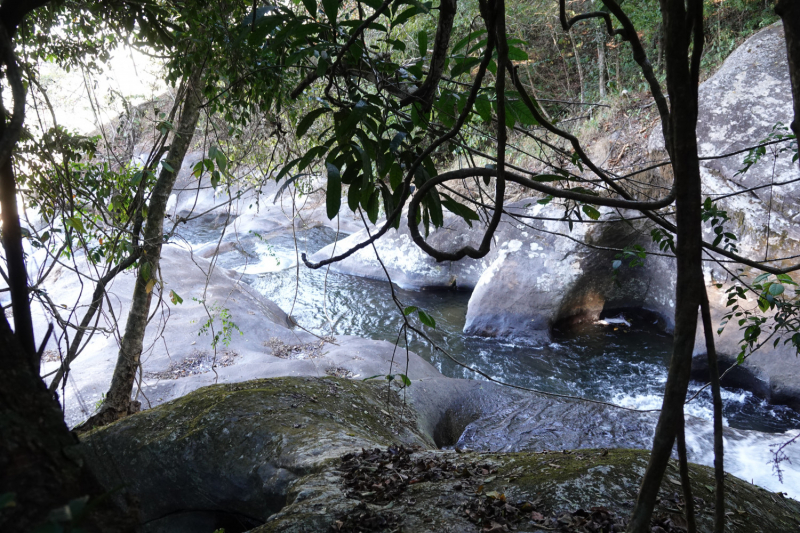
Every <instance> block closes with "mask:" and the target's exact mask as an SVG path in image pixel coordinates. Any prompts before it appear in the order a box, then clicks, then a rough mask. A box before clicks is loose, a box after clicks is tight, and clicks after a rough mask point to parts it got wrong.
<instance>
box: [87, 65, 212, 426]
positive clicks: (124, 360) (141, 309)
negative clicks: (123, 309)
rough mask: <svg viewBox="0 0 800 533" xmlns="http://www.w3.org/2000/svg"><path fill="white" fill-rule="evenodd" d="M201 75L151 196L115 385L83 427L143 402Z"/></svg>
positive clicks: (191, 83)
mask: <svg viewBox="0 0 800 533" xmlns="http://www.w3.org/2000/svg"><path fill="white" fill-rule="evenodd" d="M201 77H202V68H201V67H200V66H198V67H196V68H195V70H194V71H193V72H192V73H191V75H190V77H189V79H188V80H187V83H186V85H185V93H184V104H183V110H182V111H181V115H180V119H179V121H178V127H177V129H176V131H175V136H174V138H173V139H172V144H171V145H170V148H169V152H168V153H167V157H166V160H165V161H166V165H164V166H163V167H162V169H161V173H160V174H159V176H158V181H157V182H156V184H155V186H154V187H153V192H152V193H151V195H150V203H149V205H148V210H147V225H146V226H145V229H144V238H143V242H142V257H141V259H140V264H139V270H138V275H137V278H136V285H135V286H134V289H133V298H132V300H131V309H130V312H129V313H128V320H127V322H126V324H125V334H124V335H123V337H122V342H121V343H120V349H119V354H118V356H117V364H116V366H115V367H114V375H113V377H112V379H111V386H110V388H109V389H108V393H107V394H106V397H105V401H104V402H103V406H102V407H101V409H100V412H98V413H97V414H96V415H94V416H92V417H91V418H90V419H89V420H87V421H86V422H85V423H84V424H83V425H81V427H80V431H86V430H89V429H91V428H93V427H97V426H101V425H104V424H108V423H110V422H113V421H114V420H117V419H119V418H122V417H124V416H126V415H128V414H131V413H133V412H136V411H138V407H139V406H138V404H135V403H134V402H132V401H131V393H132V391H133V383H134V381H135V379H136V372H137V370H138V368H139V364H140V359H141V355H142V346H143V344H144V334H145V329H146V327H147V317H148V314H149V312H150V301H151V300H152V297H153V290H154V288H155V282H156V276H157V275H158V274H157V273H158V265H159V261H160V259H161V245H162V242H163V239H164V237H163V234H164V215H165V213H166V207H167V200H168V199H169V195H170V194H171V193H172V187H173V186H174V185H175V179H176V178H177V173H178V170H179V169H180V168H181V165H182V164H183V159H184V157H185V156H186V152H187V151H188V149H189V145H190V144H191V143H192V137H193V136H194V130H195V128H196V127H197V122H198V119H199V118H200V103H201V101H200V98H201V95H202V90H201V83H200V80H201Z"/></svg>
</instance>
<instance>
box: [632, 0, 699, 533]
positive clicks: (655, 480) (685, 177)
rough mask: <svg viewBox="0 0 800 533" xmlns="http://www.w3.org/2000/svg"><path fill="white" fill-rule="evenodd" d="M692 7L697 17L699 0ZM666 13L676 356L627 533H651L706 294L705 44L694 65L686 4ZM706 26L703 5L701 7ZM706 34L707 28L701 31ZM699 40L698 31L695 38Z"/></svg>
mask: <svg viewBox="0 0 800 533" xmlns="http://www.w3.org/2000/svg"><path fill="white" fill-rule="evenodd" d="M701 1H702V0H692V1H690V2H689V9H690V10H693V13H692V14H693V15H694V17H697V16H698V14H697V10H698V5H697V2H701ZM661 12H662V16H663V19H664V26H665V28H664V29H665V31H664V34H665V36H666V41H665V43H664V44H665V52H666V60H667V88H668V90H669V96H670V102H671V103H672V106H671V111H670V116H669V132H668V133H669V134H668V135H667V136H666V137H667V150H668V152H669V155H670V160H671V161H672V168H673V172H674V175H675V178H674V179H675V184H674V186H675V193H676V200H675V209H676V213H675V220H676V222H677V232H676V234H677V247H676V254H675V255H676V264H677V283H676V287H677V290H676V298H675V300H676V301H675V333H674V344H673V351H672V358H671V360H670V365H669V373H668V375H667V383H666V387H665V391H664V400H663V403H662V406H661V413H660V415H659V418H658V425H657V426H656V434H655V436H654V437H653V448H652V452H651V454H650V462H649V463H648V465H647V470H646V471H645V474H644V477H643V479H642V484H641V486H640V488H639V494H638V496H637V500H636V505H635V506H634V510H633V515H632V517H631V522H630V524H629V525H628V531H630V532H631V533H648V532H649V531H650V518H651V516H652V514H653V508H654V506H655V503H656V498H657V496H658V491H659V488H660V487H661V481H662V479H663V476H664V471H665V470H666V468H667V463H668V461H669V458H670V455H671V454H672V447H673V444H674V443H675V437H676V435H677V433H678V431H679V429H680V428H681V426H682V425H683V403H684V401H685V400H686V391H687V389H688V386H689V372H690V370H691V366H692V352H693V351H694V339H695V333H696V332H697V318H698V314H697V312H698V308H699V307H700V304H701V302H702V295H703V294H705V281H704V278H703V270H702V219H701V190H700V183H701V182H700V161H699V159H698V155H697V135H696V127H697V108H698V102H697V94H698V77H699V57H700V53H701V52H702V42H700V43H699V44H698V43H697V42H695V43H694V44H695V47H694V49H693V54H692V59H691V63H690V61H689V54H688V47H689V44H690V43H691V42H692V37H693V34H692V31H693V28H690V27H687V24H686V19H687V13H686V8H685V6H684V2H683V0H662V2H661ZM699 17H700V18H699V19H697V18H695V19H694V20H696V21H697V22H696V24H698V25H700V24H702V4H700V5H699ZM700 30H702V27H700ZM694 37H695V39H696V38H697V33H695V34H694Z"/></svg>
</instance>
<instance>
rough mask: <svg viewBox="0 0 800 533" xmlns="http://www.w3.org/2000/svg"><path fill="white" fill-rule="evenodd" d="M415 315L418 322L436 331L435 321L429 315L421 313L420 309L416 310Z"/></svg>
mask: <svg viewBox="0 0 800 533" xmlns="http://www.w3.org/2000/svg"><path fill="white" fill-rule="evenodd" d="M417 315H418V316H419V320H420V322H422V323H423V324H425V325H426V326H428V327H429V328H433V329H436V321H435V320H434V319H433V317H432V316H431V315H429V314H428V313H426V312H425V311H423V310H422V309H418V310H417Z"/></svg>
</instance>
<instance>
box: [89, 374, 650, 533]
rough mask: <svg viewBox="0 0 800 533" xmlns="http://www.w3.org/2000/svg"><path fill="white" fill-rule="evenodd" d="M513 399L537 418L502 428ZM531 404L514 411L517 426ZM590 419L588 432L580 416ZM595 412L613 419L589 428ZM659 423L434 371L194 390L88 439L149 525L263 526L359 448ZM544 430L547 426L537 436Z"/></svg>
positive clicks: (638, 441) (581, 436)
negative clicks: (404, 381)
mask: <svg viewBox="0 0 800 533" xmlns="http://www.w3.org/2000/svg"><path fill="white" fill-rule="evenodd" d="M406 396H407V403H406V404H405V406H404V397H406ZM523 399H525V400H527V402H522V403H520V402H521V401H522V400H523ZM509 404H518V405H524V407H525V408H526V409H533V410H535V411H537V413H536V414H535V415H533V416H525V417H524V418H525V420H523V421H521V422H520V423H516V424H515V423H513V422H512V423H511V424H509V428H508V429H507V430H506V431H505V433H504V434H500V433H501V432H499V431H497V430H496V426H495V425H493V424H496V422H497V421H498V417H497V413H498V411H499V410H501V409H502V408H504V407H506V406H508V405H509ZM606 410H608V408H606ZM523 411H524V410H518V411H517V412H516V413H509V412H507V411H506V412H505V416H506V418H505V420H506V422H509V421H511V419H512V418H514V417H515V416H521V415H522V413H523ZM581 416H583V417H584V425H583V427H578V425H573V424H572V423H571V422H570V421H572V420H577V419H578V418H580V417H581ZM596 416H599V417H603V418H608V420H609V422H607V423H604V424H603V425H602V426H601V429H598V430H597V431H595V432H588V434H587V432H586V429H585V427H586V425H587V423H588V421H589V420H590V418H589V417H592V419H594V417H596ZM622 420H625V422H624V423H623V424H620V423H619V422H620V421H622ZM653 421H654V419H653V418H652V417H650V416H648V415H644V416H642V415H641V414H640V413H631V412H620V415H619V416H615V415H613V414H611V413H608V412H603V411H602V409H600V410H598V409H596V408H595V407H593V406H591V405H589V406H588V407H587V404H585V403H583V402H576V401H568V400H558V399H553V398H549V397H547V396H541V395H536V394H533V395H531V394H525V393H522V392H520V391H512V390H509V389H506V388H503V387H499V386H496V385H493V384H486V383H481V382H474V381H467V380H457V379H450V378H444V377H434V376H433V375H432V373H431V375H430V376H428V377H423V378H421V379H415V380H413V382H412V386H411V387H409V388H408V389H407V391H404V392H402V393H401V392H399V391H398V390H397V389H396V388H394V387H392V388H388V387H387V384H386V382H385V381H384V382H383V383H380V382H378V381H377V380H376V381H371V382H363V381H360V380H347V379H340V378H288V377H287V378H274V379H268V380H256V381H249V382H244V383H232V384H225V385H215V386H211V387H206V388H203V389H200V390H197V391H194V392H191V393H189V394H187V395H186V396H183V397H182V398H179V399H177V400H173V401H171V402H168V403H165V404H163V405H160V406H158V407H155V408H153V409H149V410H147V411H143V412H141V413H139V414H136V415H134V416H131V417H128V418H126V419H123V420H121V421H119V422H117V423H114V424H112V425H110V426H108V427H106V428H102V429H100V430H97V431H95V432H92V433H90V434H88V435H87V436H85V437H83V445H82V446H83V450H84V452H83V455H84V456H85V458H86V460H88V461H89V462H90V464H91V465H92V469H93V470H94V471H96V472H97V475H98V477H99V478H100V480H101V481H102V482H103V483H104V484H105V486H107V487H115V486H117V485H119V484H121V483H122V484H125V486H126V491H127V492H128V493H129V494H130V495H132V496H134V497H135V498H136V499H138V500H139V501H140V502H141V512H142V521H143V522H146V523H148V527H149V528H150V529H149V530H150V531H165V530H170V531H184V530H186V529H185V526H184V525H185V524H193V527H195V526H196V524H197V523H200V522H202V523H207V524H211V525H214V524H219V523H222V522H224V521H229V520H232V519H236V520H241V521H242V522H243V523H247V524H249V525H250V526H252V525H256V524H254V523H253V522H258V521H259V520H260V521H262V522H263V521H264V520H266V519H267V518H268V517H269V516H270V515H271V514H272V513H274V512H277V511H278V510H279V509H280V508H282V506H283V503H284V498H285V496H286V494H287V493H288V490H289V487H290V483H291V482H292V481H293V480H295V479H298V478H300V477H302V476H305V475H308V474H311V473H314V472H321V471H323V470H324V467H326V465H329V464H330V461H331V459H332V458H334V457H336V456H339V455H342V454H344V453H346V452H347V451H348V450H358V449H360V448H361V447H373V446H386V445H389V444H391V443H396V444H403V445H405V446H416V447H419V448H422V449H432V448H436V447H437V446H440V445H447V444H453V443H455V442H456V440H457V439H458V436H459V435H461V433H462V431H463V429H464V427H466V426H468V425H469V427H470V428H472V432H471V433H470V437H469V446H470V447H471V448H475V449H497V448H503V447H505V448H509V447H510V446H517V447H518V448H519V447H523V446H527V447H526V448H525V449H529V450H543V449H548V448H552V447H558V448H560V447H562V445H564V444H565V443H578V444H579V445H581V446H603V445H606V444H613V441H612V440H610V439H609V436H611V435H614V436H615V437H616V438H617V439H618V442H620V443H628V444H632V445H643V446H644V445H646V442H647V440H648V439H649V437H650V435H651V433H652V424H653ZM540 425H544V426H546V427H547V428H548V429H547V431H545V432H537V431H531V429H532V428H534V427H538V426H540ZM608 428H613V429H610V430H609V429H608ZM501 443H505V444H506V445H505V446H502V445H500V446H497V445H498V444H501ZM512 443H515V444H513V445H512ZM110 450H114V453H109V451H110ZM184 519H185V520H184ZM259 523H260V522H259ZM182 524H183V525H182ZM203 527H205V526H203ZM209 527H210V526H209ZM215 527H219V526H215ZM181 528H184V529H181ZM202 529H203V528H200V527H198V529H195V531H199V530H202ZM211 530H213V528H212V529H209V531H211ZM242 530H243V529H242Z"/></svg>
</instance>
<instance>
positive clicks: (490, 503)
mask: <svg viewBox="0 0 800 533" xmlns="http://www.w3.org/2000/svg"><path fill="white" fill-rule="evenodd" d="M417 451H418V450H417V449H414V448H408V447H404V446H394V445H392V446H389V447H388V448H386V449H385V450H382V449H380V448H373V449H362V450H361V452H360V453H348V454H345V455H344V456H342V458H341V464H340V466H339V468H338V470H339V473H340V475H341V477H342V480H343V483H344V486H345V488H346V492H347V496H348V497H349V498H352V499H355V500H358V502H359V503H358V505H357V506H356V508H355V509H354V510H353V511H351V512H349V513H348V514H346V515H344V516H341V517H339V519H338V520H336V522H335V523H334V524H333V525H332V526H331V531H334V532H337V533H338V532H345V531H347V532H356V531H386V530H390V531H401V530H402V518H400V517H398V516H397V515H396V514H392V513H386V510H388V509H390V508H391V507H393V506H394V504H395V503H396V502H397V503H401V504H402V503H404V504H406V505H408V506H415V505H416V504H417V500H416V499H414V498H406V499H401V498H400V496H401V495H402V494H403V493H404V492H405V491H406V489H407V488H408V487H409V486H410V485H414V484H417V483H425V482H441V481H446V480H455V481H456V483H454V484H453V485H452V487H451V488H452V490H453V491H454V492H458V493H460V494H463V496H464V497H466V498H467V500H466V501H465V502H464V503H462V504H461V505H460V507H459V513H461V514H462V516H464V517H465V518H466V519H467V520H468V521H470V522H472V523H473V524H475V525H476V526H478V527H479V528H480V531H481V533H503V532H508V531H516V530H518V529H519V528H521V527H522V528H524V529H525V530H529V528H533V531H559V532H562V533H621V532H624V531H625V528H626V526H627V523H628V520H627V517H626V516H619V515H618V514H617V513H616V512H615V511H613V510H610V509H608V508H606V507H602V506H596V507H591V508H590V509H589V510H585V509H577V510H575V511H572V512H564V511H560V512H555V511H553V510H547V509H544V507H543V505H542V502H541V499H536V500H535V501H528V500H518V501H515V502H511V501H509V500H508V499H507V497H506V494H505V493H503V492H500V491H498V490H489V491H484V488H485V485H484V484H485V483H490V482H491V481H493V480H494V479H495V478H497V477H498V476H497V474H498V469H497V466H496V465H493V464H491V463H490V462H489V461H488V460H486V459H485V458H482V459H483V460H480V459H479V460H476V461H460V462H454V461H452V460H451V459H450V458H449V457H447V456H445V455H444V454H442V455H436V454H420V455H418V456H417V457H413V455H414V454H415V453H416V452H417ZM460 457H461V456H460ZM522 474H524V473H523V472H520V471H519V469H518V468H517V469H514V471H513V472H512V475H515V476H516V475H522ZM695 502H696V506H697V508H700V507H703V505H704V503H705V502H704V501H703V500H702V499H700V498H695ZM428 503H429V504H431V503H433V505H434V506H435V505H438V502H428ZM659 503H660V505H661V506H662V507H666V509H667V511H669V512H668V513H664V512H661V513H658V514H657V515H656V516H654V518H653V520H652V522H651V527H652V532H653V533H686V521H685V519H684V518H683V516H682V515H681V514H680V511H682V508H683V502H682V499H681V497H680V496H679V495H678V494H677V493H675V494H673V496H672V497H671V498H662V499H661V500H660V502H659ZM387 504H388V505H387ZM370 505H371V506H383V507H382V508H380V509H370V507H369V506H370ZM675 511H679V512H677V513H676V512H675ZM526 526H527V527H526Z"/></svg>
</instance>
